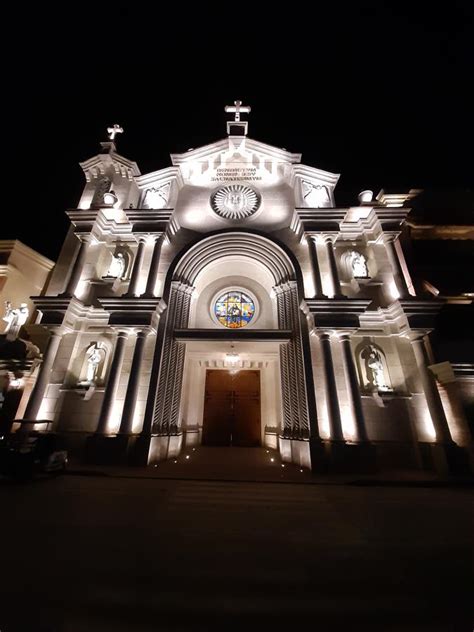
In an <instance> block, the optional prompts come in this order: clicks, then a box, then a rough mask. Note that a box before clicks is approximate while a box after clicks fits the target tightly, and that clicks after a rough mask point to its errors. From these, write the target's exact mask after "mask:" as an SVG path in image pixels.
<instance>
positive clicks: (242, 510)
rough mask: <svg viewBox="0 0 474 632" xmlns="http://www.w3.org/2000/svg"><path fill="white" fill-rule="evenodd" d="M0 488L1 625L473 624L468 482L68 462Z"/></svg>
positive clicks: (13, 629)
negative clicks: (159, 470)
mask: <svg viewBox="0 0 474 632" xmlns="http://www.w3.org/2000/svg"><path fill="white" fill-rule="evenodd" d="M171 465H178V464H173V463H171V464H169V465H167V467H168V468H171ZM188 465H190V464H189V463H188ZM132 473H133V470H132ZM295 474H296V472H295ZM302 476H306V474H302ZM290 478H291V477H290ZM0 502H1V507H2V521H1V527H0V528H1V534H2V543H3V547H2V557H1V565H0V567H1V574H0V576H1V580H0V582H1V609H0V629H1V630H2V632H17V631H19V630H21V631H22V632H23V630H25V631H26V630H27V631H30V630H31V631H34V632H36V631H40V630H41V631H48V632H50V631H51V632H82V631H86V630H87V631H88V632H90V631H95V630H100V631H101V632H109V630H110V631H112V630H113V631H114V632H122V631H125V630H127V631H132V630H133V631H140V632H141V631H147V632H148V631H151V630H277V629H282V626H285V627H287V628H288V629H290V628H291V629H297V628H299V627H301V626H303V625H305V626H306V625H310V626H311V629H313V630H322V631H326V630H397V631H398V630H400V631H404V632H405V631H407V630H426V631H430V632H432V631H438V630H439V631H440V632H441V631H443V632H444V631H448V630H449V631H451V630H453V631H458V630H459V631H463V630H470V629H471V627H472V626H470V623H471V619H470V617H471V613H470V604H471V603H472V587H473V570H472V550H473V537H472V533H473V521H472V517H473V502H472V488H469V487H452V488H450V487H432V486H426V485H423V483H419V484H418V485H417V484H415V485H413V486H406V485H405V486H400V487H399V486H394V485H371V486H367V485H358V484H352V485H351V484H346V485H340V484H330V483H329V482H328V481H326V482H324V483H320V484H318V482H317V480H316V481H314V480H313V482H309V481H306V482H305V483H302V482H300V483H297V482H291V481H286V482H285V481H282V482H278V481H273V482H271V481H270V480H268V481H259V482H247V481H244V480H241V481H230V480H227V481H223V480H212V479H211V478H209V479H208V480H204V479H202V480H184V479H172V478H170V477H167V478H165V477H164V476H163V477H162V478H159V477H156V478H154V477H148V478H143V477H140V476H138V473H137V472H136V471H135V472H134V474H133V476H129V475H127V473H126V471H125V472H123V473H122V474H120V473H119V472H118V471H115V473H114V475H111V472H110V471H109V472H108V473H107V472H102V474H101V473H100V472H98V471H97V472H95V473H94V472H91V471H87V470H83V471H82V473H79V472H77V473H75V474H72V473H71V474H69V475H65V476H63V477H60V478H56V479H41V480H36V481H34V482H33V483H31V484H26V485H19V484H16V485H15V484H11V483H7V482H5V481H3V482H1V484H0Z"/></svg>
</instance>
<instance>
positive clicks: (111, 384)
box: [96, 331, 128, 434]
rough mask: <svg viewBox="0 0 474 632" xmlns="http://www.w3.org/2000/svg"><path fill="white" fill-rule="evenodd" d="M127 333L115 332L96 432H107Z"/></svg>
mask: <svg viewBox="0 0 474 632" xmlns="http://www.w3.org/2000/svg"><path fill="white" fill-rule="evenodd" d="M127 338H128V333H127V332H126V331H119V332H118V334H117V342H116V343H115V351H114V358H113V360H112V364H111V366H110V373H109V379H108V381H107V386H106V388H105V393H104V399H103V401H102V408H101V410H100V415H99V423H98V424H97V430H96V434H107V427H108V423H109V417H110V413H111V412H112V407H113V405H114V402H115V396H116V394H117V389H118V385H119V381H120V374H121V372H122V364H123V357H124V355H125V344H126V342H127Z"/></svg>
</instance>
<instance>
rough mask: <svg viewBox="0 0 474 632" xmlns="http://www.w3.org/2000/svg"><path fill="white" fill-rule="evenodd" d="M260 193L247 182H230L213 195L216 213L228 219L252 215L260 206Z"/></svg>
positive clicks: (213, 205)
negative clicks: (247, 184) (246, 183)
mask: <svg viewBox="0 0 474 632" xmlns="http://www.w3.org/2000/svg"><path fill="white" fill-rule="evenodd" d="M260 201H261V197H260V195H259V194H258V193H257V192H256V191H254V190H253V189H251V188H250V187H248V186H246V185H245V184H229V185H228V186H226V187H222V188H221V189H219V190H218V191H216V192H215V193H214V194H213V195H212V196H211V206H212V209H213V210H214V212H215V213H217V214H218V215H220V216H221V217H225V218H226V219H244V218H245V217H250V215H253V214H254V213H255V211H256V210H257V209H258V207H259V206H260Z"/></svg>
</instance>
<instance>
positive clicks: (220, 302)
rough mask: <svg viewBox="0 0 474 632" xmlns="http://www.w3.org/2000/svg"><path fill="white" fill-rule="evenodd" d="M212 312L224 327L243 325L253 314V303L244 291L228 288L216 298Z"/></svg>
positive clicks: (235, 327) (233, 327)
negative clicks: (228, 289)
mask: <svg viewBox="0 0 474 632" xmlns="http://www.w3.org/2000/svg"><path fill="white" fill-rule="evenodd" d="M214 314H215V316H216V318H217V320H218V321H219V322H220V323H221V325H224V327H229V328H230V329H237V328H239V327H245V326H246V325H248V324H249V322H250V321H251V320H252V318H253V316H254V314H255V303H254V302H253V300H252V299H251V298H250V296H249V295H248V294H245V292H241V291H240V290H230V291H228V292H225V293H224V294H221V296H219V298H218V299H217V300H216V302H215V303H214Z"/></svg>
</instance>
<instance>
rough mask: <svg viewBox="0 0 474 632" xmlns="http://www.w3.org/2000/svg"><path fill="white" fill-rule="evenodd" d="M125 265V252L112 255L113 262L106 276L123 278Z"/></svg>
mask: <svg viewBox="0 0 474 632" xmlns="http://www.w3.org/2000/svg"><path fill="white" fill-rule="evenodd" d="M125 267H126V264H125V257H124V255H123V252H118V253H117V254H116V255H112V262H111V264H110V266H109V270H108V272H107V275H106V276H107V277H112V278H114V279H122V278H123V277H124V275H125Z"/></svg>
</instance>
